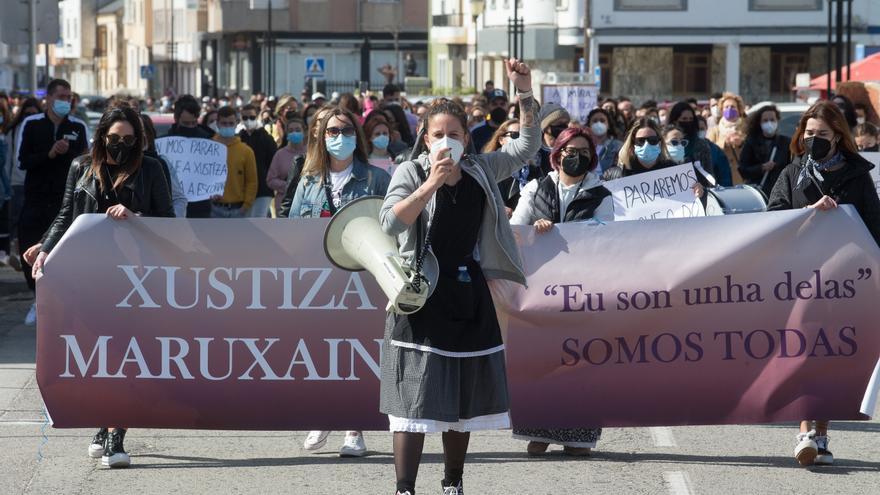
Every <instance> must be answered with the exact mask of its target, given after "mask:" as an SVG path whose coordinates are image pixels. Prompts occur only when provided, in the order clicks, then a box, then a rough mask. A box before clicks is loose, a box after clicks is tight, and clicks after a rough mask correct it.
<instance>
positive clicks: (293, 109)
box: [0, 81, 880, 493]
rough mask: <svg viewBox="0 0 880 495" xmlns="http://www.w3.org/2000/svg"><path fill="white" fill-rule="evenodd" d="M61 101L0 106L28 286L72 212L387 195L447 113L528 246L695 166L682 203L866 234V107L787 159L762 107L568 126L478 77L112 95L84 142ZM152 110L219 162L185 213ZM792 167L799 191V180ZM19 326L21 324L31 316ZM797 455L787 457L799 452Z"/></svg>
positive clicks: (274, 211) (356, 448)
mask: <svg viewBox="0 0 880 495" xmlns="http://www.w3.org/2000/svg"><path fill="white" fill-rule="evenodd" d="M75 90H76V88H71V87H70V85H69V84H68V83H66V82H64V81H53V82H52V83H51V84H50V85H49V87H48V92H47V96H46V98H45V99H44V100H42V101H40V100H37V99H34V98H28V97H25V96H18V95H15V96H9V95H0V135H2V139H0V163H2V164H3V167H2V169H0V263H3V264H8V265H10V266H12V267H13V268H15V269H16V270H21V271H22V272H23V276H24V277H25V278H26V279H27V282H28V284H29V287H30V288H31V290H34V280H33V277H32V276H31V275H32V269H31V266H30V265H34V264H36V265H37V266H38V267H39V266H41V264H42V263H43V261H44V260H45V258H46V256H47V254H48V253H49V252H50V250H51V248H52V247H53V246H54V244H55V243H57V242H58V240H59V238H60V236H61V235H62V234H63V232H64V230H65V229H66V227H68V226H69V225H70V222H71V220H72V219H73V218H75V216H76V215H78V214H80V213H107V214H108V215H109V216H112V217H114V218H121V219H122V218H126V217H128V216H132V215H144V216H164V217H173V216H177V217H181V216H184V215H185V216H186V217H187V218H243V217H256V218H316V217H330V216H332V215H333V214H334V213H335V212H336V210H337V209H338V208H340V207H341V206H343V205H344V204H345V203H347V202H349V201H351V200H352V199H355V198H357V197H361V196H364V195H380V196H384V195H385V194H386V192H388V191H389V185H391V187H392V188H393V187H394V184H395V179H392V177H394V176H395V173H396V171H397V170H398V169H399V168H400V167H401V164H403V163H405V162H407V161H409V160H411V159H415V158H418V157H419V155H420V154H421V153H428V150H424V147H422V150H420V149H419V147H418V144H419V143H418V140H419V139H420V138H419V136H420V135H422V134H421V133H422V132H423V131H424V129H423V126H424V124H425V119H424V117H425V116H427V115H435V114H436V113H437V112H440V113H443V114H444V115H447V116H448V115H453V114H454V115H458V113H456V112H459V111H460V112H461V115H462V118H464V119H466V120H467V122H466V124H467V130H466V132H469V135H470V138H467V139H465V138H464V137H463V136H460V137H459V138H458V139H456V140H455V141H457V145H459V146H461V149H459V150H457V151H458V156H459V157H460V156H462V155H463V156H468V155H479V154H486V156H487V158H486V160H489V158H488V157H489V156H490V155H489V154H491V153H493V152H496V151H498V150H502V149H505V150H512V149H515V150H516V154H512V155H510V156H516V157H517V158H516V159H517V160H519V161H518V162H517V166H516V167H514V168H515V169H516V170H515V171H514V172H513V173H512V174H510V175H509V176H507V177H505V178H503V180H501V181H500V182H498V190H499V191H500V193H501V201H502V202H503V204H504V207H505V211H504V212H505V213H506V215H507V218H508V219H509V221H510V223H512V224H524V225H534V226H535V228H536V229H537V230H538V232H546V231H548V230H550V229H551V228H552V227H553V225H554V224H557V223H562V222H567V221H582V220H590V219H595V220H599V221H603V222H607V221H612V220H613V219H614V208H613V206H612V201H611V197H610V196H611V194H610V192H609V191H608V190H607V189H606V188H605V187H604V186H603V184H605V183H606V182H607V181H612V180H615V179H618V178H622V177H628V176H631V175H634V174H639V173H645V172H648V171H652V170H659V169H662V168H666V167H673V166H676V165H680V164H688V163H694V162H699V167H695V175H694V177H695V181H694V184H693V194H694V195H695V197H696V198H698V199H699V198H704V197H705V196H706V194H707V190H710V189H711V188H713V187H717V186H723V187H731V186H737V185H740V184H750V185H753V186H755V188H757V189H760V191H762V193H763V194H764V196H765V197H766V198H767V202H768V204H769V206H770V209H788V208H800V207H807V206H811V207H817V208H820V209H828V208H831V207H833V206H836V204H837V202H845V203H852V204H855V205H856V207H857V209H858V210H859V213H860V214H861V215H862V218H863V220H864V221H865V223H866V225H867V226H868V229H869V230H870V231H871V233H872V234H873V235H874V236H875V239H876V238H877V236H878V234H880V209H878V204H880V203H878V200H877V196H876V192H874V191H873V182H872V183H871V184H872V187H871V188H870V189H864V188H862V189H858V190H856V188H857V187H856V186H855V185H854V184H856V182H857V183H858V184H859V186H858V187H862V185H864V184H865V182H864V180H863V179H864V176H865V175H866V174H867V173H868V172H867V170H868V169H869V168H870V167H869V166H868V165H867V164H866V163H865V162H864V160H862V159H860V158H859V155H858V152H860V151H866V152H867V151H877V150H878V142H880V136H878V126H880V120H878V115H877V112H876V111H875V109H873V108H871V107H870V106H869V105H865V103H864V102H857V103H856V104H854V103H853V102H852V101H850V100H849V99H848V98H846V97H844V96H842V95H837V96H834V97H833V98H832V100H830V101H831V103H832V104H828V103H822V102H820V103H818V104H817V105H816V106H814V108H812V109H811V110H810V111H808V113H810V114H811V115H813V116H814V117H815V118H816V119H818V120H819V121H821V125H819V127H815V126H814V127H810V126H806V128H800V127H799V128H798V130H797V132H798V133H799V135H798V136H796V137H797V138H799V140H797V139H796V141H797V142H796V143H795V144H794V145H792V136H784V135H781V134H780V133H779V132H778V127H779V122H780V112H779V110H778V109H777V108H776V107H775V106H773V105H767V106H764V107H762V108H760V109H752V110H754V111H753V112H751V113H749V109H750V107H749V102H746V101H743V99H742V98H741V97H740V96H738V95H735V94H731V93H723V94H714V95H712V96H711V98H710V99H709V100H708V101H707V102H703V103H701V102H699V101H698V100H697V99H695V98H688V99H684V100H681V101H675V102H662V103H658V102H655V101H631V100H630V99H629V98H627V97H626V96H618V97H614V98H612V97H606V98H600V99H599V101H598V105H597V107H596V108H595V109H593V110H592V111H590V113H589V116H588V117H587V119H586V120H584V121H577V120H575V119H573V118H572V117H571V116H570V114H569V112H568V111H566V109H565V108H563V107H561V106H560V105H558V104H553V103H550V104H544V105H541V106H540V108H539V109H536V113H535V116H534V117H535V121H534V122H532V121H531V118H530V117H529V116H524V115H522V112H523V108H525V107H524V102H520V101H519V100H520V98H519V97H518V96H517V95H516V94H512V95H511V94H508V92H507V91H505V90H503V89H499V88H498V87H496V86H495V85H494V84H493V83H492V82H491V81H489V82H486V85H485V91H483V92H482V93H480V94H477V95H473V96H472V97H469V98H466V99H462V98H459V97H454V98H451V101H440V102H438V101H428V100H421V99H420V98H419V97H417V96H408V95H403V94H402V93H401V90H400V88H398V87H396V86H395V85H393V84H389V85H387V86H385V87H384V88H383V89H382V91H381V92H379V93H370V92H367V93H365V94H357V95H355V94H351V93H345V94H335V93H334V94H332V95H324V94H322V93H317V92H316V93H309V92H303V93H302V94H300V95H291V94H280V95H275V96H273V95H265V94H262V93H256V94H253V95H251V96H244V95H239V94H227V95H224V96H221V97H219V98H214V97H207V96H206V97H203V98H196V97H194V96H191V95H182V96H179V97H177V98H175V99H173V100H172V99H171V98H168V97H163V98H162V99H161V100H160V101H155V100H153V99H147V100H146V101H144V100H139V99H136V98H128V97H125V96H118V97H114V98H111V99H110V100H108V101H107V106H106V110H105V112H104V114H103V116H102V117H101V120H100V122H99V123H98V125H97V127H96V128H95V129H94V130H91V129H89V126H88V125H87V123H86V119H85V116H84V115H83V111H82V105H81V102H78V101H77V98H76V95H75V93H74V92H73V91H75ZM527 98H528V97H527ZM535 99H536V100H540V97H539V96H538V95H536V96H535ZM538 103H541V102H538ZM443 105H446V106H445V107H443ZM440 107H443V108H444V110H438V108H440ZM161 112H166V113H171V114H172V115H173V120H174V123H173V125H172V126H171V128H170V129H169V130H168V132H167V135H168V136H177V137H183V138H201V139H208V140H213V141H214V142H216V143H219V146H218V147H222V148H225V153H224V154H223V156H225V157H226V158H225V159H226V165H227V174H226V179H225V186H224V187H222V190H218V191H216V192H215V193H214V194H212V195H210V197H207V198H206V199H201V200H198V201H189V202H188V201H187V196H188V194H187V191H185V190H183V187H182V183H181V181H180V180H179V179H178V177H177V175H178V171H175V169H174V167H170V166H169V164H168V163H167V162H166V159H165V157H163V154H162V153H161V150H162V145H161V139H162V138H163V137H165V136H164V135H158V136H157V135H156V126H155V125H154V123H153V122H152V120H151V119H150V116H149V115H155V114H156V113H161ZM840 123H843V127H841V125H840ZM529 125H532V126H534V128H535V129H536V131H535V134H534V135H532V134H529V136H528V137H529V139H532V140H534V143H532V142H531V141H529V143H525V142H524V141H523V142H522V143H523V144H522V146H520V147H518V148H517V147H513V146H510V145H509V143H512V142H517V140H523V139H525V136H524V134H525V133H527V132H530V129H531V127H529V128H528V130H527V126H529ZM811 125H812V124H811ZM446 138H447V139H449V138H450V136H449V135H447V136H446ZM157 139H159V140H160V144H159V145H157ZM450 141H452V140H451V139H450ZM538 141H539V142H540V143H539V145H538ZM526 144H529V145H532V144H534V147H535V148H536V149H537V152H536V153H530V154H529V156H525V155H524V154H523V153H525V151H524V150H526V149H527V148H526ZM414 147H415V148H416V153H415V154H413V148H414ZM529 149H530V148H529ZM423 150H424V151H423ZM792 150H795V151H799V154H792V153H791V151H792ZM452 152H453V155H455V154H456V150H455V148H454V147H453V151H452ZM511 153H513V152H511ZM426 156H427V155H426ZM422 159H423V160H424V159H426V158H424V157H423V158H422ZM792 163H794V164H795V165H793V166H790V164H792ZM804 164H806V165H804ZM841 164H843V165H845V166H844V167H843V168H842V170H843V172H841V167H840V165H841ZM793 167H794V168H793ZM801 170H805V171H806V172H805V173H806V174H807V177H806V179H804V176H799V175H798V171H801ZM822 174H824V178H823V175H822ZM847 174H848V175H847ZM853 177H855V178H856V179H857V181H855V182H853V181H851V180H850V179H852V178H853ZM804 180H806V181H808V182H809V181H814V180H818V181H820V182H821V181H826V183H828V184H831V183H832V182H833V183H834V187H835V188H838V189H839V190H840V193H839V194H838V195H837V198H836V199H835V198H834V197H832V196H834V195H832V194H831V193H830V192H829V193H827V194H825V195H822V197H821V199H820V200H819V202H818V203H817V202H815V201H813V200H811V199H810V198H811V196H810V195H809V194H807V193H805V192H804V187H807V186H806V185H805V184H804V182H803V181H804ZM835 181H836V182H835ZM847 181H850V182H847ZM779 184H783V186H784V187H781V186H779ZM108 185H112V186H108ZM469 187H476V183H474V184H473V186H469ZM828 190H829V191H830V190H831V188H829V189H828ZM82 191H84V193H83V192H82ZM389 194H391V193H390V192H389ZM413 194H415V193H413ZM463 194H465V193H463ZM459 199H461V198H459ZM453 201H454V200H453ZM505 222H506V221H505ZM471 261H472V260H471ZM22 317H24V318H26V322H27V323H28V324H30V325H33V324H34V322H35V319H36V312H35V308H31V311H30V313H29V314H28V315H26V316H25V315H22ZM502 369H503V367H502ZM96 426H97V425H96ZM826 429H827V422H822V421H819V422H817V423H816V424H815V425H813V424H812V423H809V422H806V423H804V425H802V428H801V433H800V434H799V437H798V445H799V446H804V448H807V449H812V450H811V452H813V457H814V458H815V462H827V463H830V462H831V454H830V451H829V450H828V446H827V436H826ZM330 433H331V432H326V431H313V432H310V433H309V434H308V435H307V437H306V438H305V443H304V448H305V449H306V450H310V451H313V450H318V449H320V448H322V447H323V446H324V445H325V444H326V442H327V440H328V437H329V436H330ZM124 434H125V430H124V429H118V428H117V429H112V428H110V429H101V430H100V431H99V432H98V433H97V434H96V436H95V439H94V441H93V445H92V446H91V447H90V453H91V454H94V455H95V456H96V457H101V456H102V455H103V456H105V457H109V459H110V465H112V464H113V462H114V459H115V458H114V455H116V454H124V447H123V443H122V441H123V438H124ZM514 434H515V436H516V437H517V438H521V439H523V440H526V441H528V442H529V443H528V445H527V447H525V449H527V451H528V453H530V454H532V455H540V454H542V453H544V452H545V451H546V450H547V449H548V447H549V446H550V445H551V444H555V445H561V446H563V448H564V449H565V451H566V453H568V454H570V455H574V456H580V455H588V454H589V452H590V450H591V449H593V448H596V446H597V442H598V441H599V440H600V437H601V429H599V428H584V429H576V430H559V429H556V430H553V429H547V430H524V431H520V430H517V431H515V432H514ZM458 441H462V439H458ZM463 441H464V442H465V449H466V439H464V440H463ZM451 444H452V441H450V445H451ZM401 445H402V447H401V448H409V447H407V445H406V443H405V442H402V443H401ZM395 446H396V447H397V440H396V439H395ZM799 448H800V447H799ZM798 452H799V453H798V457H799V460H801V454H803V449H801V450H799V451H798ZM365 453H366V445H365V444H364V440H363V436H362V435H361V434H360V432H358V431H349V432H346V433H345V435H344V439H343V441H342V447H341V450H340V454H341V455H344V456H361V455H364V454H365ZM808 453H809V452H808ZM461 462H462V463H463V462H464V460H463V457H462V459H461ZM811 462H812V459H811ZM416 468H417V466H416ZM400 469H403V470H405V467H402V468H400ZM447 478H449V479H448V480H447V481H449V482H451V483H453V484H454V482H456V481H458V482H460V480H461V471H460V469H459V470H456V469H452V471H451V472H447ZM444 484H445V485H446V483H445V482H444ZM459 485H460V483H459ZM446 486H451V485H446ZM401 493H403V492H401ZM447 493H458V492H447Z"/></svg>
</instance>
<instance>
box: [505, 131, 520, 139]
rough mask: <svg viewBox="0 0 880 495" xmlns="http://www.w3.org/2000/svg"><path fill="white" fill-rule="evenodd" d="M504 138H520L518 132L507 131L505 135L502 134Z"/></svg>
mask: <svg viewBox="0 0 880 495" xmlns="http://www.w3.org/2000/svg"><path fill="white" fill-rule="evenodd" d="M502 136H504V137H509V138H510V139H517V138H519V133H518V132H516V131H507V132H505V133H504V134H502Z"/></svg>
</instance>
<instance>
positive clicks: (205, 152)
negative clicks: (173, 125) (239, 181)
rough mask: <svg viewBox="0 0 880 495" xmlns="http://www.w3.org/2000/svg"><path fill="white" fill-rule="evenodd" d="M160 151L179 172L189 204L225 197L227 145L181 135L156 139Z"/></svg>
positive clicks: (178, 176)
mask: <svg viewBox="0 0 880 495" xmlns="http://www.w3.org/2000/svg"><path fill="white" fill-rule="evenodd" d="M156 152H157V153H159V156H161V157H162V158H164V159H165V161H166V162H168V166H169V167H171V168H172V169H174V171H175V172H176V173H177V179H178V180H179V181H180V186H181V187H182V188H183V192H184V194H186V199H187V201H190V202H195V201H204V200H206V199H211V196H214V195H222V194H223V189H224V188H225V187H226V174H227V171H226V146H224V145H223V144H222V143H218V142H217V141H212V140H210V139H201V138H186V137H179V136H169V137H163V138H160V139H157V140H156Z"/></svg>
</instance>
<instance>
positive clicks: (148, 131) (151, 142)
mask: <svg viewBox="0 0 880 495" xmlns="http://www.w3.org/2000/svg"><path fill="white" fill-rule="evenodd" d="M140 116H141V123H142V124H144V143H145V144H146V148H147V151H156V126H155V125H153V119H151V118H150V116H149V115H147V114H145V113H142V114H140Z"/></svg>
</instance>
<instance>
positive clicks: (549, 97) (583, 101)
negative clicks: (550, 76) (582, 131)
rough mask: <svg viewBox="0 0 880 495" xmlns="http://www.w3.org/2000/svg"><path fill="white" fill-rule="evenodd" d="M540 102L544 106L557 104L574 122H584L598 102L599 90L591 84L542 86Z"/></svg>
mask: <svg viewBox="0 0 880 495" xmlns="http://www.w3.org/2000/svg"><path fill="white" fill-rule="evenodd" d="M541 96H542V97H543V100H541V101H542V102H543V103H544V104H547V103H558V104H559V105H560V106H561V107H562V108H564V109H566V110H567V111H568V114H569V115H571V120H572V121H575V122H586V121H587V116H588V115H589V114H590V110H592V109H594V108H596V106H598V102H599V88H597V87H596V86H593V85H592V84H543V85H541Z"/></svg>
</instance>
